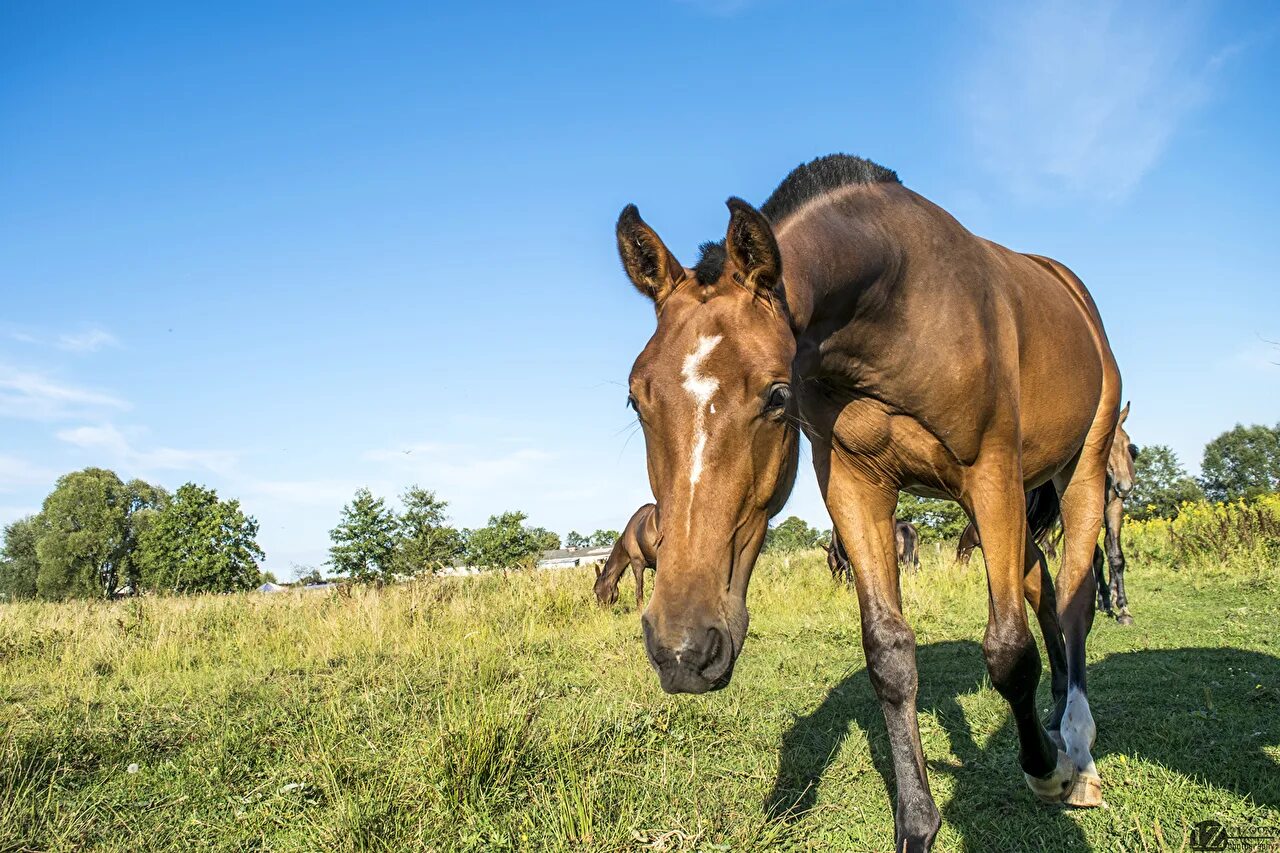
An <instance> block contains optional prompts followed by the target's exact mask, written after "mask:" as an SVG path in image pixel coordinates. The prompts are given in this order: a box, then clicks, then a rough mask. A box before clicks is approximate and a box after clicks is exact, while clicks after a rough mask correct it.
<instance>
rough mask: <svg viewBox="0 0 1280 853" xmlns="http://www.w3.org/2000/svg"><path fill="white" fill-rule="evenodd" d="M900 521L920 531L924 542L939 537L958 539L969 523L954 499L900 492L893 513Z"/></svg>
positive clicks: (932, 540) (933, 540)
mask: <svg viewBox="0 0 1280 853" xmlns="http://www.w3.org/2000/svg"><path fill="white" fill-rule="evenodd" d="M894 514H895V515H896V516H897V518H898V519H899V520H900V521H909V522H911V523H912V524H914V525H915V526H916V529H917V530H919V531H920V538H921V539H923V540H924V541H926V542H936V541H937V540H939V539H959V538H960V534H961V533H963V532H964V528H965V526H966V525H967V524H968V523H969V516H967V515H965V512H964V510H963V509H961V508H960V505H959V504H957V503H956V502H955V501H944V500H937V499H934V498H921V497H916V496H915V495H911V494H907V493H906V492H901V493H899V494H898V508H897V511H896V512H895V513H894Z"/></svg>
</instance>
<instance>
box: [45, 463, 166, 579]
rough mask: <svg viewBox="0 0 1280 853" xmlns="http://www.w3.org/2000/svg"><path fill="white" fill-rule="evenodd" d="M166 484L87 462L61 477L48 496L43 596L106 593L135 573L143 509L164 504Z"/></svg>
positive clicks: (154, 507) (143, 521) (143, 524)
mask: <svg viewBox="0 0 1280 853" xmlns="http://www.w3.org/2000/svg"><path fill="white" fill-rule="evenodd" d="M166 497H167V495H166V493H165V492H164V490H163V489H159V488H157V487H155V486H150V485H148V484H146V483H143V482H142V481H141V480H134V481H132V482H130V483H129V484H128V485H126V484H124V483H122V482H121V481H120V478H119V477H117V476H116V475H115V473H114V472H112V471H108V470H106V469H103V468H86V469H84V470H83V471H75V472H73V473H70V474H66V475H64V476H62V477H60V478H58V482H57V484H56V485H55V486H54V489H53V491H52V492H50V493H49V496H48V497H46V498H45V500H44V508H43V509H42V510H41V517H42V518H43V520H44V523H43V525H42V526H41V532H40V536H39V539H38V540H37V542H36V554H37V556H38V558H39V561H40V571H39V574H38V575H37V578H36V590H37V592H38V593H39V595H40V597H41V598H50V599H61V598H74V597H81V598H101V597H103V596H109V595H111V594H112V593H113V592H114V591H115V590H116V588H117V586H119V584H120V581H121V580H122V579H124V580H128V579H129V578H130V576H131V575H136V571H135V569H134V566H133V562H132V561H133V558H134V555H135V553H136V550H137V534H138V531H139V530H140V529H142V528H144V527H145V526H146V525H145V520H146V519H147V515H146V514H145V513H144V512H143V511H144V510H153V509H156V508H157V507H159V506H160V505H161V504H162V503H163V501H164V500H165V498H166Z"/></svg>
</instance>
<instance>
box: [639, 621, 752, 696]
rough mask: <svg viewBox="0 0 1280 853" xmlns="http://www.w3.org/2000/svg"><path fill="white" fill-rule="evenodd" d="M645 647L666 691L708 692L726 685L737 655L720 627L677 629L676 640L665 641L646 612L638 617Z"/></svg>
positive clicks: (725, 631) (729, 639) (730, 676)
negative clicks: (671, 641) (673, 641)
mask: <svg viewBox="0 0 1280 853" xmlns="http://www.w3.org/2000/svg"><path fill="white" fill-rule="evenodd" d="M640 623H641V625H642V626H643V627H644V647H645V652H646V653H647V654H648V655H649V663H651V664H653V668H654V670H656V671H657V673H658V680H659V681H660V682H661V683H662V689H663V690H664V691H666V692H667V693H707V692H708V691H712V690H720V689H722V688H724V687H727V686H728V685H729V680H730V679H731V678H732V677H733V664H734V659H735V657H736V655H735V654H734V651H733V641H732V639H731V638H730V636H729V632H728V631H727V630H726V629H725V628H722V627H720V626H712V627H705V628H701V629H692V630H685V631H680V632H677V635H678V637H679V639H678V641H677V642H676V643H674V644H670V645H668V644H666V643H664V642H662V640H660V639H659V636H658V631H657V630H656V629H655V628H654V623H653V620H652V619H651V618H649V616H648V614H645V615H644V616H643V617H641V620H640Z"/></svg>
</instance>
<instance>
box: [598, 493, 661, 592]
mask: <svg viewBox="0 0 1280 853" xmlns="http://www.w3.org/2000/svg"><path fill="white" fill-rule="evenodd" d="M628 566H630V567H631V571H632V573H633V574H634V575H635V579H636V607H637V608H639V607H643V606H644V570H645V569H646V568H648V569H656V568H657V566H658V506H657V504H645V505H644V506H642V507H640V508H639V509H638V510H636V511H635V512H634V513H632V515H631V519H630V520H629V521H628V522H627V526H626V527H624V528H622V535H621V536H619V537H618V541H617V542H614V543H613V550H612V551H610V552H609V558H608V559H607V560H605V561H604V566H603V567H601V568H597V569H596V583H595V593H596V601H598V602H600V604H603V605H609V604H613V603H614V602H615V601H617V600H618V582H619V581H620V580H621V579H622V573H623V572H625V571H626V570H627V567H628Z"/></svg>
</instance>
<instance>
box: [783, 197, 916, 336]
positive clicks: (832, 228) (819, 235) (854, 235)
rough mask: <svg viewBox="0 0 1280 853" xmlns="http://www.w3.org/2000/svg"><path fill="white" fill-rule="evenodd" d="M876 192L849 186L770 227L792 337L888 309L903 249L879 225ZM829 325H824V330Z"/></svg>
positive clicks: (879, 206)
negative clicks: (779, 254) (779, 259)
mask: <svg viewBox="0 0 1280 853" xmlns="http://www.w3.org/2000/svg"><path fill="white" fill-rule="evenodd" d="M887 203H888V202H887V200H886V198H885V194H884V193H883V192H882V191H876V192H874V193H873V192H870V191H868V190H866V188H862V187H855V188H851V191H850V192H848V193H846V194H844V195H842V196H834V197H831V198H830V199H827V200H823V201H821V202H819V203H818V204H815V205H811V206H809V207H807V208H804V209H802V210H801V211H799V212H798V213H797V214H795V215H794V216H792V217H790V218H789V219H787V220H785V221H784V222H782V223H781V224H780V225H779V226H777V228H776V234H777V240H778V247H779V249H780V251H781V252H782V258H783V270H784V276H785V281H786V292H787V304H788V307H789V308H790V310H791V314H792V325H793V328H794V329H795V332H796V335H797V337H801V336H803V335H804V334H805V333H806V332H810V331H813V332H816V333H817V334H818V335H819V336H825V332H827V331H830V328H834V327H843V326H847V325H848V324H849V322H850V319H851V318H853V319H855V320H856V319H858V318H866V319H871V318H872V317H874V316H875V315H878V314H879V313H881V311H882V310H884V309H886V308H889V307H891V303H890V301H889V300H888V299H887V295H888V290H890V289H891V288H892V287H893V286H894V284H895V283H896V281H897V279H898V276H897V272H898V270H899V268H900V266H901V258H902V256H903V250H902V248H901V247H900V246H898V245H897V244H896V243H895V241H894V240H893V238H892V237H891V236H890V231H889V229H886V228H884V227H882V226H881V225H880V224H879V223H880V214H881V210H882V209H883V208H884V206H885V205H886V204H887ZM829 327H830V328H829Z"/></svg>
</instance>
